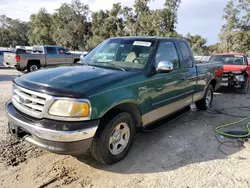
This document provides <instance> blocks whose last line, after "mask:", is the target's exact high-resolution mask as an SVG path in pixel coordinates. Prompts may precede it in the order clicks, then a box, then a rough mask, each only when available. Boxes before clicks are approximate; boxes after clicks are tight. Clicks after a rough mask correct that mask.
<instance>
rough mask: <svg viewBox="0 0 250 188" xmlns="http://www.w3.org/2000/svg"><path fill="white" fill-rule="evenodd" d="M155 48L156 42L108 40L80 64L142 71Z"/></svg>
mask: <svg viewBox="0 0 250 188" xmlns="http://www.w3.org/2000/svg"><path fill="white" fill-rule="evenodd" d="M153 46H154V41H145V40H133V39H108V40H106V41H104V42H102V43H101V44H99V45H98V46H97V47H96V48H94V49H93V50H92V51H91V52H90V53H89V54H87V55H86V56H85V57H84V58H83V59H82V60H81V62H80V63H87V64H90V65H99V66H100V65H101V66H106V67H120V68H124V69H142V68H143V67H144V66H145V64H146V62H147V60H148V57H149V55H150V54H151V52H152V50H153Z"/></svg>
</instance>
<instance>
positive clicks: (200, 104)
mask: <svg viewBox="0 0 250 188" xmlns="http://www.w3.org/2000/svg"><path fill="white" fill-rule="evenodd" d="M213 91H214V89H213V86H212V85H209V86H208V87H207V90H206V92H205V95H204V97H203V98H202V99H201V100H199V101H197V102H196V103H195V105H196V108H197V109H198V110H207V109H208V108H209V107H210V106H211V104H212V102H213V96H214V95H213Z"/></svg>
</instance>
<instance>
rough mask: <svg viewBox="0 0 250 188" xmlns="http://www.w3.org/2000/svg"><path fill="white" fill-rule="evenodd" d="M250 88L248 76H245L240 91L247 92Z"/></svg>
mask: <svg viewBox="0 0 250 188" xmlns="http://www.w3.org/2000/svg"><path fill="white" fill-rule="evenodd" d="M248 88H249V83H248V77H245V81H244V83H243V84H242V87H241V90H240V93H242V94H247V93H248Z"/></svg>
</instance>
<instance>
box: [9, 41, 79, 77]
mask: <svg viewBox="0 0 250 188" xmlns="http://www.w3.org/2000/svg"><path fill="white" fill-rule="evenodd" d="M19 50H22V49H16V51H14V52H11V53H5V54H4V63H5V64H6V65H9V66H14V67H15V68H16V69H17V70H19V71H24V70H27V71H28V72H32V71H36V70H38V69H40V68H41V67H49V66H60V65H65V64H72V63H76V62H78V61H79V60H80V54H73V53H70V52H69V51H68V50H66V49H65V48H63V47H61V46H34V47H33V48H32V52H31V53H28V52H27V51H26V50H24V49H23V51H22V52H21V51H19Z"/></svg>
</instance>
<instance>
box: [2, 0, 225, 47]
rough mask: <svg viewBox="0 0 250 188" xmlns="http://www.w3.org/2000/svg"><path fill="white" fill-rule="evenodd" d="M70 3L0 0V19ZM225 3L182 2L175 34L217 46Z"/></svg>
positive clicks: (102, 0) (97, 4)
mask: <svg viewBox="0 0 250 188" xmlns="http://www.w3.org/2000/svg"><path fill="white" fill-rule="evenodd" d="M81 1H82V2H83V3H85V4H88V5H89V7H90V10H91V11H97V10H100V9H111V7H112V4H113V3H118V2H120V3H122V5H126V6H132V5H133V2H134V0H81ZM70 2H71V0H0V15H2V14H5V15H6V16H8V17H11V18H14V19H17V18H18V19H20V20H23V21H28V20H29V17H30V15H31V14H33V13H37V12H38V10H39V8H41V7H44V8H46V9H47V11H48V12H49V13H53V12H54V10H55V9H57V8H59V7H60V5H61V4H62V3H70ZM164 2H165V0H153V1H151V3H150V8H152V9H161V8H163V4H164ZM227 2H228V0H182V2H181V4H180V8H179V10H178V25H177V32H178V33H181V34H183V35H186V34H187V33H191V34H192V35H194V34H199V35H202V36H203V37H204V38H205V39H207V44H215V43H216V42H218V34H219V32H220V29H221V26H222V25H223V23H224V21H223V20H222V15H223V9H224V7H225V6H226V4H227Z"/></svg>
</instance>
